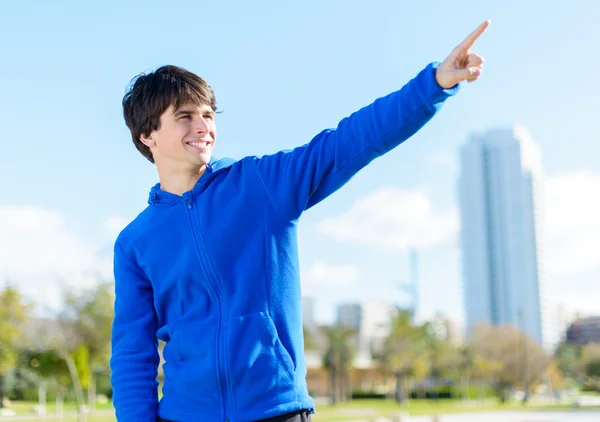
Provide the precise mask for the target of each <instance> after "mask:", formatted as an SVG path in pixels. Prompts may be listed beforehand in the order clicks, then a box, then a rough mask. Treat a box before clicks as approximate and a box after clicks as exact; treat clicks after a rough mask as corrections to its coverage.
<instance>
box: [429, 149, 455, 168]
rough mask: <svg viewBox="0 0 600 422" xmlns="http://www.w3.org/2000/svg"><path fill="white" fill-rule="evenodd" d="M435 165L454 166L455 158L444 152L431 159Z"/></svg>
mask: <svg viewBox="0 0 600 422" xmlns="http://www.w3.org/2000/svg"><path fill="white" fill-rule="evenodd" d="M431 161H432V163H433V164H437V165H442V166H452V165H454V156H453V155H452V154H450V153H446V152H442V153H439V154H436V155H434V156H433V157H432V158H431Z"/></svg>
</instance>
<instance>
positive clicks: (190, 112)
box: [173, 109, 195, 117]
mask: <svg viewBox="0 0 600 422" xmlns="http://www.w3.org/2000/svg"><path fill="white" fill-rule="evenodd" d="M194 113H195V111H194V110H189V109H180V110H177V111H176V112H175V113H173V116H175V117H177V116H181V115H183V114H194Z"/></svg>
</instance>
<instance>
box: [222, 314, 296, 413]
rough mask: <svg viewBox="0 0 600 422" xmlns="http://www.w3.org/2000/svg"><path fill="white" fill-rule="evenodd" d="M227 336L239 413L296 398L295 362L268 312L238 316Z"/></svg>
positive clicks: (234, 392) (235, 399)
mask: <svg viewBox="0 0 600 422" xmlns="http://www.w3.org/2000/svg"><path fill="white" fill-rule="evenodd" d="M227 338H228V344H227V347H228V360H229V362H230V365H231V366H230V375H231V379H230V381H231V386H232V389H233V396H234V402H235V407H236V409H237V411H238V412H247V411H249V410H253V409H264V408H268V407H271V406H274V405H277V404H281V403H288V402H292V401H295V400H296V390H295V382H294V380H295V376H294V363H293V361H292V358H291V357H290V355H289V353H288V352H287V350H286V349H285V347H283V344H281V341H280V340H279V336H278V335H277V329H276V328H275V324H273V321H272V320H271V318H270V317H269V316H268V315H267V314H266V313H264V312H257V313H253V314H248V315H243V316H240V317H237V318H235V319H234V320H233V323H232V324H231V325H230V328H229V332H228V335H227Z"/></svg>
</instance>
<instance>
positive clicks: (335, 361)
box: [323, 326, 355, 404]
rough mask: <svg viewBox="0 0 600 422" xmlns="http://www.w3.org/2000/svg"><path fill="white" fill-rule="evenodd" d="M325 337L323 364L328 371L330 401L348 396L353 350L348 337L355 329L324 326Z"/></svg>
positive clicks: (345, 398)
mask: <svg viewBox="0 0 600 422" xmlns="http://www.w3.org/2000/svg"><path fill="white" fill-rule="evenodd" d="M324 334H325V336H326V338H327V351H326V352H325V356H324V362H323V366H324V367H325V368H327V369H328V371H329V383H330V391H331V403H332V404H335V403H337V402H338V401H340V400H347V399H348V398H349V391H348V390H349V384H350V377H349V372H350V367H351V363H352V358H353V355H354V350H353V348H352V346H351V345H350V338H351V337H352V336H353V335H354V334H355V331H354V330H352V329H350V328H347V327H343V326H332V327H324Z"/></svg>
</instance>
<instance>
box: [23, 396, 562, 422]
mask: <svg viewBox="0 0 600 422" xmlns="http://www.w3.org/2000/svg"><path fill="white" fill-rule="evenodd" d="M34 405H35V403H32V402H28V403H14V405H13V406H11V407H12V408H14V409H15V410H17V409H19V408H20V409H25V410H26V411H21V412H19V413H21V414H26V413H31V409H32V408H33V406H34ZM102 406H104V409H110V407H111V405H110V403H108V404H106V405H102ZM74 409H75V408H74V406H72V405H70V406H68V407H67V406H66V405H65V408H64V410H65V412H67V411H70V412H71V411H73V410H74ZM517 409H519V410H525V409H527V410H530V409H531V410H534V409H535V410H539V409H557V410H558V409H573V407H572V406H564V405H562V406H561V405H554V406H535V405H531V406H526V407H523V406H522V405H521V404H520V403H519V402H513V403H508V404H501V403H500V402H499V401H497V400H494V399H488V400H486V401H485V402H484V403H482V402H480V401H471V402H462V401H461V400H447V399H446V400H439V401H437V402H436V401H433V400H411V401H409V402H408V403H405V404H403V405H398V404H397V403H396V402H394V401H392V400H368V399H361V400H353V401H351V402H348V403H339V404H337V405H334V406H332V405H329V404H320V405H317V406H316V414H315V415H313V420H314V421H315V422H334V421H336V422H338V421H339V422H343V421H353V420H357V419H366V420H370V419H375V418H386V417H388V418H389V417H391V416H393V415H395V414H399V413H400V414H402V413H404V414H407V413H408V414H410V415H428V414H429V415H433V414H444V413H456V412H471V411H473V412H476V411H494V410H517ZM99 410H100V409H99ZM53 412H54V406H52V407H51V406H50V405H49V406H48V409H47V419H46V420H47V421H52V420H54V419H53V418H54V413H53ZM100 412H102V414H100V415H94V416H88V418H87V422H115V417H114V416H113V415H107V414H106V410H100ZM71 414H72V413H71ZM34 421H39V419H35V418H33V416H32V419H31V420H21V422H34ZM64 421H65V422H77V418H76V417H72V416H69V417H65V418H64Z"/></svg>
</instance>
